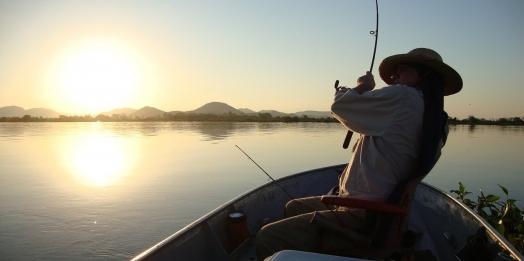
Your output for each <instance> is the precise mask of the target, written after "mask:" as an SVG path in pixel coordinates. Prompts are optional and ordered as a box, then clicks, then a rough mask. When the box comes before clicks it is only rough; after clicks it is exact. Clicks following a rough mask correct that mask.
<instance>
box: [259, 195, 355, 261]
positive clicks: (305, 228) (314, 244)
mask: <svg viewBox="0 0 524 261" xmlns="http://www.w3.org/2000/svg"><path fill="white" fill-rule="evenodd" d="M330 207H332V208H333V206H330ZM314 211H317V212H318V213H320V214H322V215H324V216H326V217H328V218H330V219H331V220H333V221H335V222H337V223H338V222H343V225H344V226H345V227H349V228H353V229H359V228H363V227H364V226H365V218H364V213H363V212H353V211H347V210H342V209H333V212H335V214H336V216H335V215H333V213H332V212H331V211H330V210H329V209H328V207H327V206H326V205H325V204H324V203H322V202H321V201H320V197H308V198H300V199H294V200H292V201H289V202H288V203H287V205H286V216H287V218H285V219H283V220H280V221H276V222H274V223H271V224H268V225H266V226H264V227H263V228H262V229H261V230H260V231H259V232H258V234H257V237H256V241H255V246H256V251H257V260H258V261H262V260H264V259H265V258H266V257H268V256H271V255H272V254H274V253H276V252H278V251H281V250H300V251H308V252H317V251H318V248H319V241H318V238H317V237H318V234H319V227H318V225H315V224H312V223H311V222H310V221H311V218H312V217H313V212H314ZM321 242H322V243H321V245H320V247H321V248H322V251H323V252H333V251H337V250H339V251H340V250H348V249H351V247H357V246H356V244H355V243H352V242H351V241H350V240H348V239H346V238H343V237H340V236H338V235H335V234H333V233H331V232H324V233H323V236H322V241H321Z"/></svg>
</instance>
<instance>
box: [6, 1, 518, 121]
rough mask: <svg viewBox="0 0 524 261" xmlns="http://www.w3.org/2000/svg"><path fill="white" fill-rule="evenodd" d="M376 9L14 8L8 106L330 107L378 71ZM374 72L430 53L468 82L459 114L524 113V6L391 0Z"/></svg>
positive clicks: (455, 104) (37, 4) (10, 4)
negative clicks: (340, 92) (342, 88)
mask: <svg viewBox="0 0 524 261" xmlns="http://www.w3.org/2000/svg"><path fill="white" fill-rule="evenodd" d="M375 15H376V13H375V1H372V0H351V1H348V0H340V1H318V0H317V1H308V0H300V1H299V0H294V1H291V0H275V1H269V0H268V1H200V0H194V1H174V0H170V1H167V0H166V1H160V0H152V1H133V0H126V1H119V0H109V1H107V0H105V1H98V0H90V1H85V0H84V1H79V0H68V1H62V0H42V1H40V0H8V1H7V0H0V107H3V106H11V105H16V106H20V107H23V108H25V109H31V108H48V109H52V110H55V111H57V112H60V113H68V114H96V113H99V112H103V111H109V110H112V109H116V108H124V107H128V108H134V109H140V108H142V107H144V106H152V107H155V108H158V109H161V110H164V111H173V110H181V111H185V110H193V109H196V108H198V107H200V106H202V105H204V104H205V103H208V102H212V101H220V102H225V103H227V104H229V105H231V106H233V107H235V108H249V109H252V110H255V111H259V110H264V109H274V110H278V111H281V112H287V113H292V112H296V111H302V110H318V111H327V110H329V108H330V105H331V102H332V98H333V93H334V89H333V83H334V82H335V80H337V79H338V80H340V82H341V85H346V86H349V87H352V86H354V85H355V81H356V79H357V78H358V77H359V76H361V75H363V74H364V73H365V72H366V71H367V70H369V67H370V64H371V57H372V54H373V45H374V41H375V38H374V37H373V36H371V35H370V34H369V32H370V31H372V30H374V29H375V22H376V17H375ZM379 15H380V21H379V23H380V24H379V38H378V49H377V55H376V60H375V65H374V68H373V74H374V75H375V80H376V82H377V88H380V87H382V86H385V83H384V82H383V81H382V80H381V79H380V77H379V76H378V71H377V70H378V65H379V64H380V61H381V60H383V59H384V58H386V57H387V56H389V55H393V54H399V53H406V52H408V51H410V50H411V49H414V48H417V47H427V48H431V49H434V50H436V51H437V52H438V53H440V55H441V56H442V57H443V59H444V62H446V63H447V64H449V65H450V66H452V67H453V68H455V69H456V70H457V71H458V72H459V73H460V74H461V75H462V78H463V81H464V88H463V90H462V91H461V92H460V93H458V94H456V95H453V96H449V97H446V99H445V109H446V111H447V112H448V114H449V115H450V116H453V117H458V118H465V117H467V116H468V115H474V116H476V117H482V118H487V119H489V118H500V117H514V116H518V117H524V105H522V103H523V102H522V101H523V100H524V88H523V87H524V86H523V84H522V76H523V75H524V50H523V47H524V1H522V0H507V1H488V0H479V1H452V0H443V1H419V0H406V1H402V0H399V1H392V0H379Z"/></svg>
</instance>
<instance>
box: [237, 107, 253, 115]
mask: <svg viewBox="0 0 524 261" xmlns="http://www.w3.org/2000/svg"><path fill="white" fill-rule="evenodd" d="M238 110H239V111H241V112H243V113H246V114H255V113H258V112H256V111H254V110H251V109H248V108H239V109H238Z"/></svg>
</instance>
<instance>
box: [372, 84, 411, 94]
mask: <svg viewBox="0 0 524 261" xmlns="http://www.w3.org/2000/svg"><path fill="white" fill-rule="evenodd" d="M374 92H377V94H378V93H382V94H388V95H395V96H398V95H417V96H419V95H420V92H419V90H417V89H415V88H413V87H409V86H406V85H400V84H397V85H388V86H385V87H382V88H380V89H376V90H374Z"/></svg>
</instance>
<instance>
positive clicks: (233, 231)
mask: <svg viewBox="0 0 524 261" xmlns="http://www.w3.org/2000/svg"><path fill="white" fill-rule="evenodd" d="M227 234H228V239H229V248H230V249H231V251H233V250H235V249H236V248H237V247H239V246H240V245H241V244H242V243H244V241H246V240H247V239H248V237H249V234H248V231H247V218H246V215H245V214H244V212H242V211H234V212H231V213H229V214H228V215H227Z"/></svg>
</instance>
